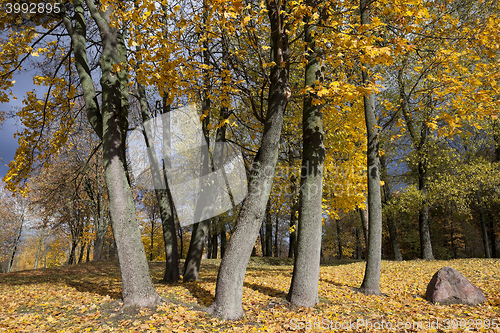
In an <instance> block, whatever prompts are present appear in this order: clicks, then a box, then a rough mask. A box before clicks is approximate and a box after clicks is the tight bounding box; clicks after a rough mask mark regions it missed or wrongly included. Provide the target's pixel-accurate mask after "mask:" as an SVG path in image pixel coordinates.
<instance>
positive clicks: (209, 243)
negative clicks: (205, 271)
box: [207, 232, 213, 259]
mask: <svg viewBox="0 0 500 333" xmlns="http://www.w3.org/2000/svg"><path fill="white" fill-rule="evenodd" d="M212 249H213V248H212V235H211V234H210V232H209V233H208V235H207V259H212Z"/></svg>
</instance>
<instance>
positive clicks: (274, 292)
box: [243, 282, 286, 298]
mask: <svg viewBox="0 0 500 333" xmlns="http://www.w3.org/2000/svg"><path fill="white" fill-rule="evenodd" d="M243 286H245V287H247V288H250V289H252V290H255V291H258V292H259V293H262V294H265V295H267V296H270V297H281V298H286V293H285V292H284V291H283V290H279V289H276V288H272V287H268V286H262V285H260V284H256V283H248V282H245V283H243Z"/></svg>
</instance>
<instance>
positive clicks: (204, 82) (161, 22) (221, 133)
mask: <svg viewBox="0 0 500 333" xmlns="http://www.w3.org/2000/svg"><path fill="white" fill-rule="evenodd" d="M40 3H42V2H40ZM498 11H499V8H498V4H497V3H496V2H495V1H478V2H470V1H465V0H464V1H459V0H456V1H452V2H448V1H442V0H433V1H421V0H411V1H404V2H400V1H399V2H392V1H387V0H380V1H371V0H362V1H354V0H353V1H342V2H340V1H334V0H331V1H312V0H304V1H301V0H299V1H284V0H282V1H278V0H264V1H261V2H251V1H243V0H234V1H229V2H227V1H219V0H204V1H198V2H176V3H174V2H168V1H163V2H161V3H160V2H157V1H150V0H145V1H133V2H132V1H125V2H123V1H122V2H115V1H100V2H95V1H92V0H86V1H82V0H75V1H70V2H67V3H65V4H64V5H63V6H61V11H60V13H50V14H49V13H47V14H40V13H38V14H36V15H31V14H28V13H24V14H23V13H17V14H16V15H6V14H5V13H3V14H2V16H1V19H0V25H1V28H2V29H3V30H4V31H6V34H5V36H3V37H2V38H3V40H2V46H3V48H2V51H0V64H1V68H0V78H1V79H0V101H8V99H9V98H10V95H11V92H10V89H11V87H12V85H13V84H14V81H13V75H14V74H15V73H17V72H19V70H21V67H26V66H32V67H34V68H36V70H37V75H35V76H34V78H33V80H34V82H35V83H36V84H38V85H41V86H44V87H46V91H47V92H46V94H44V95H43V96H41V95H37V94H36V93H35V92H34V91H30V92H27V94H26V96H25V97H24V100H23V107H22V108H20V109H19V110H18V111H17V116H19V117H20V119H21V121H22V123H23V125H24V126H25V128H24V129H22V130H20V131H19V133H18V134H17V135H18V137H19V143H20V146H19V148H18V151H17V153H16V157H15V160H14V161H12V162H11V163H10V170H9V173H8V174H7V176H6V177H5V182H6V187H7V188H8V189H9V190H11V191H14V192H18V193H19V194H23V195H33V196H35V201H36V202H37V203H38V204H39V205H40V207H43V212H41V213H40V215H41V216H43V218H42V219H41V220H40V222H41V224H40V225H39V227H40V230H41V234H40V239H39V244H40V245H39V246H38V250H37V251H36V252H37V254H36V260H34V261H33V262H34V264H33V265H34V266H37V265H38V262H39V261H40V258H41V257H42V256H45V257H46V259H45V260H44V262H45V264H47V263H48V264H47V266H55V265H59V264H61V263H63V261H67V262H68V263H76V262H83V261H84V254H85V251H86V253H87V260H89V259H90V254H89V252H90V249H91V243H93V249H94V250H93V256H92V257H93V259H94V260H96V261H97V260H99V259H101V258H103V257H104V255H103V253H102V252H103V248H104V247H105V245H104V244H105V243H107V244H113V243H116V248H117V254H118V259H119V263H120V270H121V281H122V295H123V306H124V307H128V306H133V305H139V306H149V305H157V304H159V302H160V301H161V298H160V296H159V294H158V292H157V291H155V288H157V289H158V287H156V286H154V285H153V282H152V279H151V276H150V270H149V267H148V263H147V257H146V251H145V249H148V250H147V251H148V252H149V255H150V260H152V259H155V258H162V259H163V257H162V256H163V249H162V251H160V250H159V249H157V248H155V244H157V245H160V244H163V246H164V250H165V261H166V263H165V270H164V277H163V282H176V281H178V279H179V277H180V272H179V263H180V257H183V254H184V253H185V250H186V247H187V245H188V244H189V248H187V254H186V260H185V262H184V270H183V271H182V275H183V276H182V277H183V281H184V282H186V287H185V288H195V287H193V286H198V285H196V284H194V283H191V282H193V281H197V280H200V279H201V280H202V281H203V278H204V277H203V276H202V273H205V272H206V271H204V269H203V266H200V265H201V258H202V256H203V252H204V247H205V243H206V240H207V238H208V249H207V251H206V252H207V256H208V257H211V258H216V257H217V253H218V251H219V247H218V246H219V245H218V243H219V239H218V238H219V237H220V243H221V245H220V250H221V253H223V255H222V256H221V257H222V261H221V264H220V269H219V273H218V278H217V283H216V285H215V286H214V285H211V287H210V288H212V289H211V291H210V292H211V293H212V292H213V291H214V290H213V288H215V293H214V297H215V298H213V299H212V297H209V298H208V300H207V301H204V303H203V305H204V306H209V307H208V311H209V312H210V313H212V314H214V315H216V316H217V317H221V318H224V319H233V320H238V319H239V318H240V317H241V316H243V314H244V312H243V306H242V305H243V304H246V303H245V302H247V301H248V299H246V298H245V295H246V293H247V290H246V289H245V288H247V284H246V282H245V278H246V276H245V274H247V275H248V274H251V272H246V268H247V265H248V263H249V262H251V259H250V258H251V256H254V255H257V254H258V253H259V254H262V255H263V256H268V257H271V256H273V255H274V256H280V255H281V254H283V253H285V252H287V254H288V256H289V257H293V258H294V260H295V265H294V268H293V277H292V280H291V281H286V283H288V282H290V285H289V286H290V288H289V290H288V299H289V300H290V301H291V303H292V304H294V305H301V306H305V307H311V306H313V305H315V304H317V303H318V302H319V300H320V298H319V297H320V296H321V297H323V296H324V291H322V289H321V288H322V287H321V285H322V282H321V281H320V280H319V274H320V270H321V268H320V260H321V259H323V260H324V259H325V257H327V256H330V257H331V256H333V255H334V254H336V255H337V256H338V257H339V258H340V259H342V258H345V257H355V258H360V257H361V256H363V254H362V252H364V256H365V258H366V259H367V262H366V267H365V271H364V274H365V275H364V280H363V282H362V284H361V288H360V289H359V290H360V291H362V292H364V293H367V294H377V295H379V294H380V292H381V290H380V289H382V290H384V286H383V283H384V281H386V280H384V279H387V278H388V277H387V276H384V275H385V274H384V275H381V267H383V266H384V265H385V263H383V262H381V259H382V258H383V257H387V256H388V254H387V253H388V251H386V249H387V248H390V251H392V253H393V255H394V258H396V259H402V258H414V257H415V256H416V254H417V253H420V254H419V256H420V257H422V258H424V259H433V258H435V257H436V258H444V257H446V258H448V257H449V256H450V255H451V256H453V257H460V256H465V255H467V256H470V255H484V256H486V257H495V256H496V255H497V244H496V243H497V240H496V239H497V236H498V233H497V232H496V229H498V227H496V226H495V222H494V221H495V216H496V215H498V213H499V211H500V208H499V207H500V206H499V204H498V203H499V201H498V196H497V194H496V184H497V179H496V173H497V169H498V160H499V159H500V157H499V156H500V148H499V147H500V144H499V143H500V135H499V128H500V126H499V120H498V115H497V114H498V106H499V102H498V91H499V87H498V82H499V79H500V73H499V71H498V51H499V50H498V47H499V46H498V45H499V44H500V43H498V42H499V41H498V38H499V37H498V32H497V27H498V24H499V18H498ZM30 56H32V57H35V58H37V59H39V60H37V62H34V63H32V64H29V63H28V61H27V60H26V59H28V58H30ZM97 81H99V82H97ZM299 87H303V88H299ZM158 98H159V100H158ZM155 100H158V101H161V103H160V104H161V105H160V106H159V107H158V103H156V106H157V107H156V108H155V109H154V111H153V110H152V109H153V108H152V107H151V106H152V104H154V103H155V102H154V101H155ZM191 102H195V103H197V105H198V106H199V109H200V111H199V114H198V115H199V116H200V122H201V125H202V129H203V136H204V139H205V141H206V142H207V145H208V146H209V147H211V148H210V150H209V152H210V153H207V154H205V155H204V159H203V161H202V163H201V164H200V167H201V170H202V173H204V174H206V173H208V172H210V171H213V170H215V169H218V168H220V164H219V163H220V159H221V158H220V157H221V156H223V155H224V153H223V152H221V151H219V150H218V149H219V148H220V147H222V146H223V145H221V144H220V143H226V142H230V143H231V144H234V145H235V146H239V148H240V149H241V150H242V154H243V156H244V161H245V166H246V167H247V176H248V178H249V181H248V189H249V193H248V196H247V197H246V199H245V200H244V202H243V204H242V205H241V206H235V207H234V208H233V209H232V210H231V211H229V212H226V213H225V214H222V215H221V216H218V217H215V218H206V216H204V215H202V214H206V212H204V211H203V208H204V207H201V206H200V207H196V212H195V213H196V214H198V215H200V216H202V217H203V218H202V219H201V221H202V222H200V223H197V224H195V225H194V226H193V228H192V232H191V236H190V238H186V236H187V234H186V230H185V229H183V228H181V227H180V226H179V225H177V226H176V212H175V209H174V206H173V201H172V193H170V190H169V188H168V186H167V188H163V189H155V193H154V196H155V197H156V198H155V199H156V200H153V196H152V194H153V193H152V192H141V191H142V190H141V189H138V188H137V184H136V183H135V180H134V179H133V178H131V174H130V172H129V171H130V170H129V168H128V167H129V166H128V164H127V159H126V155H127V147H126V137H127V133H128V131H130V130H131V127H134V126H135V127H137V128H141V129H143V130H144V133H145V136H144V137H145V138H146V141H147V138H148V134H147V133H148V131H151V129H150V128H148V121H150V120H151V119H153V118H154V117H155V116H157V115H158V114H160V115H162V116H165V115H167V114H168V113H169V112H170V111H171V110H172V109H175V108H176V107H177V106H180V105H186V104H188V103H191ZM83 113H85V116H84V117H82V114H83ZM82 122H85V123H86V124H87V125H86V126H81V123H82ZM164 127H165V126H164ZM82 128H85V130H82ZM164 130H165V128H164ZM79 131H83V132H84V133H85V135H83V136H80V137H78V135H80V134H79ZM163 135H164V138H165V137H168V134H167V133H163ZM75 138H76V139H75ZM478 138H480V139H481V142H484V144H483V146H481V147H480V146H479V141H478V140H479V139H478ZM167 141H168V140H164V142H163V145H164V147H165V146H166V145H168V142H167ZM379 144H380V147H381V149H380V151H379ZM447 145H448V146H449V147H448V146H447ZM148 147H149V148H151V149H153V150H154V149H155V148H154V147H153V145H152V144H151V143H148ZM450 147H451V148H453V149H455V152H454V151H453V149H451V148H450ZM465 147H467V149H469V150H468V151H467V152H464V151H465V150H467V149H465ZM471 147H473V148H471ZM207 150H208V149H207ZM470 151H474V152H473V153H471V152H470ZM493 152H494V153H493ZM210 154H211V156H212V160H213V162H212V163H211V162H210V158H209V157H210ZM148 158H149V162H150V165H156V166H158V165H160V164H161V161H159V160H158V159H157V158H156V156H154V154H150V155H148ZM162 162H164V167H163V170H161V168H157V169H156V170H153V172H156V173H158V174H160V173H165V170H166V169H168V168H169V165H168V163H169V161H168V159H166V160H164V161H162ZM304 166H306V167H305V168H304ZM307 167H309V168H307ZM153 169H154V168H153ZM401 169H403V170H404V172H406V173H407V174H406V176H407V177H401V178H400V179H402V180H399V181H398V180H397V178H396V176H394V174H395V173H397V172H399V170H401ZM283 170H284V171H283ZM34 175H36V177H32V176H34ZM30 179H31V180H30ZM381 180H382V181H383V182H381ZM30 181H32V183H30ZM167 185H168V184H167ZM30 186H33V187H30ZM284 188H287V189H290V191H283V189H284ZM313 188H314V189H323V191H320V190H318V191H314V194H313V195H311V192H312V191H313V190H312V189H313ZM401 188H403V189H401ZM30 189H31V191H32V192H33V193H31V194H30V193H29V192H30ZM395 189H398V190H397V191H396V190H395ZM134 190H135V191H138V192H136V193H139V192H140V193H142V194H144V193H146V194H144V197H143V199H144V200H143V201H142V203H136V202H134V200H133V199H134V198H133V191H134ZM382 196H383V198H384V210H382ZM2 200H3V199H2ZM2 202H3V201H2ZM233 203H234V202H233ZM148 208H151V212H157V211H156V210H155V209H157V208H159V213H160V216H161V220H162V231H163V233H162V240H161V241H160V239H159V237H160V238H161V236H159V233H158V232H156V228H155V225H153V224H151V226H148V228H149V229H143V230H142V231H143V233H144V232H145V231H147V232H148V239H147V241H146V239H145V238H144V237H143V236H144V234H142V235H141V231H140V228H139V220H138V218H137V216H138V214H137V212H138V211H139V216H140V214H141V213H144V212H145V211H146V210H147V209H148ZM474 214H475V215H477V216H474ZM384 216H385V221H386V225H387V229H388V231H389V237H385V238H384V234H385V233H384V234H383V229H384V224H383V221H384ZM6 221H7V220H6ZM152 221H156V219H155V218H154V216H153V215H152V214H151V216H150V221H149V222H152ZM264 221H265V222H264ZM323 221H324V225H322V224H323ZM400 221H401V222H400ZM110 222H111V227H112V229H113V231H112V234H113V236H112V237H113V238H112V239H111V238H109V237H108V238H107V237H106V234H107V232H108V229H109V228H108V223H110ZM488 222H489V225H488ZM417 224H418V227H417V228H415V226H416V225H417ZM5 225H7V226H10V227H12V224H11V223H8V222H5ZM10 227H9V228H6V229H5V237H4V234H3V233H2V237H3V238H2V240H3V239H7V240H8V241H11V240H14V243H16V242H19V239H20V238H21V237H20V236H19V235H20V234H21V232H20V231H19V230H21V229H20V228H18V232H17V233H16V231H15V230H14V229H15V228H14V229H12V228H10ZM57 228H59V230H60V231H61V233H62V234H63V235H62V236H61V235H60V236H56V235H54V233H53V232H54V231H55V230H57ZM226 228H229V230H227V229H226ZM8 230H11V232H10V234H7V233H8ZM12 230H14V232H13V233H12ZM361 230H362V231H363V232H361ZM417 230H418V231H417ZM45 231H48V232H49V235H47V236H45V234H44V232H45ZM51 232H52V233H51ZM361 234H362V235H363V236H364V241H365V242H364V243H365V246H364V247H365V249H364V251H363V249H362V247H363V246H362V244H361V243H362V242H361ZM16 235H17V236H16ZM108 235H109V233H108ZM228 236H229V242H228V243H227V244H226V242H227V237H228ZM476 236H477V237H476ZM44 237H47V238H46V240H44V239H45V238H44ZM178 237H179V238H178ZM476 238H477V239H476ZM16 239H17V241H15V240H16ZM27 239H28V238H27ZM258 240H260V243H261V244H260V248H259V246H258ZM178 241H179V244H178ZM65 242H66V244H64V243H65ZM322 242H323V243H322ZM478 242H479V243H480V244H479V245H477V243H478ZM14 243H13V244H14ZM67 243H70V246H69V247H68V245H67ZM389 243H390V244H389ZM179 245H180V246H179ZM285 246H288V249H287V250H288V251H283V247H285ZM14 248H16V247H14ZM63 249H64V250H63ZM479 251H480V254H479ZM61 252H64V253H65V255H61ZM153 252H154V253H153ZM33 253H34V252H33ZM44 253H45V255H44ZM160 253H161V254H160ZM11 254H12V253H11ZM47 254H48V257H47V256H46V255H47ZM31 256H34V254H32V255H31ZM12 257H13V256H12ZM23 260H26V261H27V260H28V259H23ZM29 260H31V259H29ZM11 261H12V260H11ZM35 262H36V263H35ZM30 263H31V261H30ZM403 264H404V263H401V265H403ZM391 265H392V264H391ZM395 265H396V264H395ZM431 266H432V265H430V266H429V267H431ZM200 267H201V268H200ZM360 267H361V265H360V264H357V266H352V267H351V269H352V270H353V271H354V272H356V274H357V275H356V277H361V275H362V271H361V270H360ZM398 267H400V266H398ZM401 267H402V266H401ZM432 267H433V266H432ZM358 273H359V274H358ZM210 274H212V275H213V274H214V272H213V271H212V272H211V273H210ZM392 274H395V275H397V273H394V272H393V273H392ZM358 280H359V279H358ZM358 280H356V283H357V282H360V281H358ZM252 283H254V282H252ZM286 283H285V284H286ZM177 287H178V285H175V284H174V285H173V288H177ZM163 288H164V287H162V289H161V290H164V289H163ZM183 288H184V287H183ZM196 288H198V287H196ZM284 290H285V289H284ZM280 296H283V297H284V296H285V294H284V292H283V291H281V292H280ZM356 297H361V298H363V297H364V296H361V295H359V296H356ZM212 300H213V302H212V303H211V304H210V301H212ZM167 307H168V308H169V309H170V308H171V305H168V306H167ZM251 311H253V310H251ZM251 311H250V312H251ZM485 311H486V312H487V311H489V310H485ZM248 312H249V311H248V310H247V313H248Z"/></svg>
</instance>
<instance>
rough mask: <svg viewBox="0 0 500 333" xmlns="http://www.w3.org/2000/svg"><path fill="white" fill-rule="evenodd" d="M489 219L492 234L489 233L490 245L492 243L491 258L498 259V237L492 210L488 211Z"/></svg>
mask: <svg viewBox="0 0 500 333" xmlns="http://www.w3.org/2000/svg"><path fill="white" fill-rule="evenodd" d="M488 218H489V220H490V226H489V227H490V232H489V235H490V243H491V257H492V258H498V255H497V246H496V243H497V240H496V235H495V224H494V222H495V221H494V220H493V215H492V214H491V210H490V209H488Z"/></svg>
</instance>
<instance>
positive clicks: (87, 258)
mask: <svg viewBox="0 0 500 333" xmlns="http://www.w3.org/2000/svg"><path fill="white" fill-rule="evenodd" d="M90 247H91V244H90V242H89V243H87V257H86V258H85V262H89V261H90Z"/></svg>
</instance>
